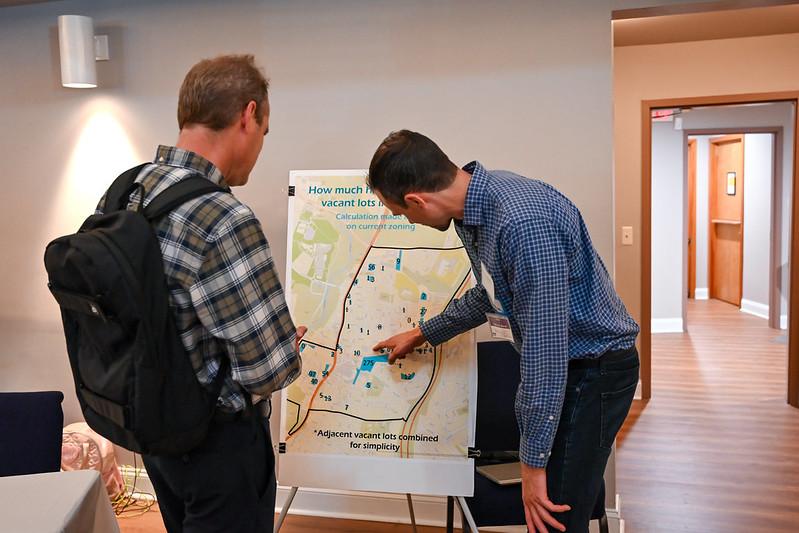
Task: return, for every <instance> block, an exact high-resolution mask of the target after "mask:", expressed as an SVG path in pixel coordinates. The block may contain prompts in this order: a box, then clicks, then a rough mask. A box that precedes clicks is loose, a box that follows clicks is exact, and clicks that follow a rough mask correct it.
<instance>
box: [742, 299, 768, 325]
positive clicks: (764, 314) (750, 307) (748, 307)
mask: <svg viewBox="0 0 799 533" xmlns="http://www.w3.org/2000/svg"><path fill="white" fill-rule="evenodd" d="M741 312H742V313H746V314H748V315H754V316H756V317H760V318H765V319H766V320H768V305H766V304H761V303H760V302H755V301H753V300H747V299H746V298H741Z"/></svg>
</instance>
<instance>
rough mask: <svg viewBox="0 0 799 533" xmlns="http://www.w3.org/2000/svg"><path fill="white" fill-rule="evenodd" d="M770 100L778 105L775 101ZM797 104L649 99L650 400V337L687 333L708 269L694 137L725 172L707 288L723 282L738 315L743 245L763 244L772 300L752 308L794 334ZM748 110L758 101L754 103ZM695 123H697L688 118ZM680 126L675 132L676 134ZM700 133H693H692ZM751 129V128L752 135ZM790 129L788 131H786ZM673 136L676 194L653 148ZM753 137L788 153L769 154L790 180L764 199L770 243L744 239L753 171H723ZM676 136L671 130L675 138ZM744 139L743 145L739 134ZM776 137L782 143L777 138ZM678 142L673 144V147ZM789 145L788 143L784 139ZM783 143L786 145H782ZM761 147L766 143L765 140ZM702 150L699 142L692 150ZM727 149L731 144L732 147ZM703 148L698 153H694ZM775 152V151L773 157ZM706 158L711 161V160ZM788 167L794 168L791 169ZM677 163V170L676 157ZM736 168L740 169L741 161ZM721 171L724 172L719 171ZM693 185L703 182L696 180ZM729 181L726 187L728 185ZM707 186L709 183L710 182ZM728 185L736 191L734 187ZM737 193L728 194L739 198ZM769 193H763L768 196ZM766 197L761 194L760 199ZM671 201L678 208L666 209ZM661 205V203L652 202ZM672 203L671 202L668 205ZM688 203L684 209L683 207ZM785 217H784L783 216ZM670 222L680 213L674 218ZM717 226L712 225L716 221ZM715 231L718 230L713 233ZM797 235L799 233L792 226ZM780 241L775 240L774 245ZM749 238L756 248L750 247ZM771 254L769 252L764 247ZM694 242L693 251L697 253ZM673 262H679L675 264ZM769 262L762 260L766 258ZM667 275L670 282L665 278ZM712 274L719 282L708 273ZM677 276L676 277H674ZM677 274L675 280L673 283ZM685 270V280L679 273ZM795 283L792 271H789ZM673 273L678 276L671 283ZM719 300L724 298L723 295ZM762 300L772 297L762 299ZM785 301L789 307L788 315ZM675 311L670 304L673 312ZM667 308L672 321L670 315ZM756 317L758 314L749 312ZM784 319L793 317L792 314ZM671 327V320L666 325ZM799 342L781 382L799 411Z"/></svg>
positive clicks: (645, 344)
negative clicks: (745, 120)
mask: <svg viewBox="0 0 799 533" xmlns="http://www.w3.org/2000/svg"><path fill="white" fill-rule="evenodd" d="M769 96H770V97H771V98H769ZM790 96H791V98H786V95H785V94H771V95H766V94H764V95H742V96H739V97H735V96H731V97H710V98H688V99H684V100H682V101H680V100H668V101H645V102H643V104H644V105H643V109H642V110H643V111H644V113H645V115H644V117H642V118H644V131H643V132H642V133H643V141H644V144H643V146H642V149H643V168H642V175H643V176H644V180H643V183H642V191H643V195H642V206H643V217H642V247H643V249H642V266H643V268H642V292H641V295H642V336H641V352H642V390H643V397H644V398H648V397H650V395H651V354H652V338H651V334H652V333H653V332H658V331H664V330H665V331H685V329H686V327H687V322H688V321H689V320H690V317H689V316H688V314H687V309H688V305H687V304H688V301H689V299H688V294H689V292H690V290H691V289H690V285H691V281H690V279H691V275H693V276H695V279H699V278H700V277H701V274H702V272H701V271H702V269H701V268H700V267H699V266H697V265H696V263H694V265H693V268H692V267H691V262H692V261H691V257H692V256H693V255H694V254H697V255H699V254H698V253H697V252H698V251H699V250H698V248H699V246H697V245H698V244H699V241H698V238H697V237H698V236H694V237H693V240H692V237H691V235H690V232H691V229H692V228H691V221H690V220H689V217H688V216H687V213H688V209H687V207H688V203H689V202H690V198H689V195H688V194H687V189H688V187H687V181H688V180H689V179H691V177H690V175H689V173H688V168H689V164H688V163H689V159H691V157H692V156H691V150H690V149H689V146H690V144H689V141H690V140H691V137H692V136H693V137H694V139H695V140H696V139H699V138H700V135H704V136H707V137H712V138H714V139H715V143H713V144H711V143H710V142H709V140H708V146H711V145H715V146H717V147H718V149H714V150H715V151H716V152H717V153H716V155H715V156H714V160H713V161H714V162H711V161H709V160H708V165H707V166H708V168H710V167H711V166H712V165H711V163H712V164H713V165H715V166H717V167H719V169H718V172H721V173H722V174H721V178H720V181H719V183H718V184H717V185H716V184H714V188H713V194H714V195H715V196H714V200H715V204H716V205H715V206H711V205H710V203H708V211H707V212H708V222H707V236H708V249H709V250H712V252H713V254H712V257H713V259H712V264H711V260H710V257H708V260H709V261H708V267H707V268H708V271H707V272H708V275H709V278H708V281H710V280H711V279H712V280H713V281H714V283H716V282H717V281H718V282H720V285H719V284H716V285H714V288H713V289H712V290H713V291H714V297H716V299H717V300H726V301H728V302H732V305H735V306H736V308H740V307H741V304H742V303H746V300H747V298H746V297H745V296H746V295H745V293H744V283H743V282H744V274H743V271H744V265H745V263H746V260H745V254H744V252H745V248H744V243H745V242H746V243H748V244H753V245H756V246H755V248H759V249H760V250H761V252H760V253H759V255H758V254H757V253H755V254H754V255H753V257H758V258H759V259H761V261H760V262H761V263H763V260H765V261H767V262H768V263H769V266H768V267H767V268H766V271H765V272H763V273H761V274H759V275H756V276H753V279H754V280H755V281H757V282H760V284H761V285H763V283H762V282H763V281H764V280H768V281H767V282H765V286H766V289H765V291H764V292H765V294H766V297H765V298H764V297H760V298H759V300H760V301H759V302H756V303H758V304H759V305H757V306H755V310H756V311H757V310H760V314H761V315H763V314H764V313H763V312H762V310H764V309H767V310H768V311H766V312H767V313H768V314H767V315H766V316H767V317H768V324H769V325H771V326H772V327H779V325H780V324H779V323H780V321H782V322H783V324H784V325H785V326H789V327H788V329H789V330H791V327H790V326H791V323H790V322H791V321H790V320H789V319H788V317H789V316H791V315H793V316H794V318H796V314H795V313H793V314H791V313H789V312H788V308H789V307H790V306H791V305H792V304H793V305H795V304H796V303H797V302H796V298H790V297H789V294H788V292H789V290H790V289H793V290H796V288H797V285H799V280H797V283H791V281H792V280H791V279H789V278H790V277H791V274H790V269H789V268H788V265H789V264H790V263H791V261H790V259H791V258H792V257H793V254H795V253H796V251H797V250H796V246H795V244H793V243H792V242H791V240H790V237H789V236H790V235H791V228H793V227H794V226H795V225H796V220H795V218H796V217H795V216H790V215H791V213H792V211H793V209H794V208H795V207H796V202H793V201H792V197H793V195H794V194H796V191H795V187H794V186H793V184H794V182H795V180H796V169H795V165H794V164H793V163H794V158H795V152H796V144H797V140H796V137H795V135H793V132H794V131H795V129H796V126H795V124H796V114H795V111H794V110H795V105H796V99H797V96H796V95H794V94H793V93H791V94H790ZM751 104H759V105H758V106H752V105H751ZM762 104H768V105H770V106H775V107H779V106H782V107H784V108H785V109H784V111H785V113H784V115H785V117H787V118H786V119H785V120H787V123H786V122H785V121H783V122H781V123H774V124H764V125H762V126H757V127H754V126H739V127H734V126H733V125H731V124H730V123H727V124H726V125H724V126H723V127H719V125H718V124H719V122H718V120H717V121H716V122H714V121H713V120H710V121H707V122H706V123H705V124H699V123H698V122H697V120H698V119H699V118H702V116H703V115H705V117H704V118H707V115H708V114H709V113H711V112H714V113H717V112H719V111H720V110H728V111H731V110H733V108H732V107H727V106H735V108H737V109H739V110H743V111H744V112H745V114H750V115H751V114H752V113H753V112H755V111H756V110H757V109H756V108H758V107H759V108H761V109H760V110H762V109H763V108H765V107H766V106H765V105H762ZM653 112H654V115H655V116H658V115H659V116H660V117H661V118H662V117H664V116H667V115H672V118H671V121H672V123H671V124H668V125H663V124H662V123H658V122H654V123H653V122H652V116H653ZM689 117H690V118H689ZM786 125H787V127H786ZM675 126H676V128H675ZM692 128H693V129H692ZM747 128H748V130H747ZM788 130H790V131H788ZM666 131H668V132H670V135H671V137H672V140H673V143H674V145H675V146H678V153H679V154H680V161H681V162H682V167H683V170H684V172H681V174H682V175H683V176H684V181H683V182H682V185H683V187H682V189H683V190H680V188H681V187H679V186H678V187H673V188H672V189H673V190H669V189H668V188H664V187H663V184H662V183H659V182H658V180H657V178H658V173H659V172H661V171H662V170H663V168H664V161H663V160H662V154H659V153H658V152H655V151H653V144H652V143H653V141H657V140H658V137H660V136H661V134H663V133H664V132H666ZM747 131H749V132H750V133H751V134H768V136H769V139H773V140H772V141H771V142H770V144H771V145H772V146H774V147H778V146H784V145H787V149H786V150H784V153H783V154H782V156H776V155H773V156H772V160H773V165H772V169H771V170H772V172H771V174H772V175H774V173H775V172H782V174H783V175H784V179H776V178H772V180H773V181H772V182H773V183H774V186H772V187H771V190H770V191H768V193H767V194H766V196H767V201H768V203H769V204H770V205H772V208H771V209H769V210H768V211H769V212H768V215H767V216H766V218H767V220H766V221H765V225H766V227H769V228H771V229H770V231H771V236H770V237H769V238H764V237H762V236H761V237H759V238H750V239H749V240H747V239H746V235H745V232H746V231H747V225H746V222H745V221H746V216H745V212H744V211H745V206H744V205H743V201H742V200H743V199H744V198H745V197H746V194H745V193H744V188H745V183H746V176H745V175H746V172H745V171H744V168H743V164H744V163H741V166H740V168H733V167H730V168H726V165H727V162H726V161H725V162H724V163H723V165H719V164H718V161H719V157H722V158H723V159H724V158H729V157H731V156H730V154H727V152H730V153H731V154H735V153H736V152H737V151H741V152H742V151H743V149H744V148H745V146H746V142H745V134H746V132H747ZM672 132H673V133H672ZM734 134H737V139H738V140H737V141H736V136H735V135H734ZM777 137H779V138H780V141H777V140H776V139H777ZM675 139H676V140H675ZM786 140H787V143H785V141H786ZM781 142H782V143H784V144H783V145H780V143H781ZM761 144H762V143H761ZM694 146H696V144H694ZM727 147H732V149H730V150H726V148H727ZM697 151H698V150H697ZM775 152H776V150H775ZM695 157H696V162H697V166H699V161H700V160H701V159H702V158H701V157H700V156H699V155H698V154H697V155H696V156H695ZM708 157H709V156H708ZM786 162H787V163H788V164H787V165H786V164H785V163H786ZM670 164H671V165H676V164H678V163H674V161H673V160H672V161H671V163H670ZM735 164H737V163H735ZM722 167H723V168H722ZM694 180H697V181H698V179H697V178H696V176H694ZM727 182H729V184H728V183H727ZM708 183H711V182H710V181H709V182H708ZM728 185H729V187H728ZM733 192H735V193H736V194H728V193H733ZM761 192H762V191H761ZM760 196H762V194H761V195H760ZM728 198H730V199H731V198H736V199H737V200H739V201H740V206H739V207H738V209H739V211H738V212H736V211H734V210H732V209H734V206H730V205H728V204H725V203H721V205H719V204H720V202H719V199H722V200H726V199H728ZM669 199H671V201H672V204H671V208H669V206H668V204H669ZM709 199H710V189H708V200H709ZM653 200H654V202H653ZM694 201H695V202H696V207H695V209H696V210H697V211H696V212H699V210H700V204H699V201H698V200H697V199H695V200H694ZM664 204H665V205H664ZM683 206H684V207H683ZM711 208H712V209H714V211H713V213H714V214H713V216H712V218H711V217H710V209H711ZM675 209H676V210H677V211H678V212H679V211H683V213H684V219H683V220H682V221H681V223H678V224H669V223H668V222H667V221H666V222H664V220H663V215H664V213H668V212H669V211H670V210H671V211H673V210H675ZM783 214H784V215H785V216H781V215H783ZM672 216H673V212H672ZM714 220H715V222H713V221H714ZM751 222H753V224H752V225H753V226H754V227H762V226H763V225H764V221H763V215H762V213H760V214H759V215H757V216H756V217H754V218H753V219H752V221H751ZM714 226H716V227H714ZM701 228H702V223H700V222H698V221H694V228H693V229H694V231H695V232H696V233H697V234H698V233H699V231H700V229H701ZM664 232H667V233H668V232H670V233H671V238H672V239H677V240H679V245H678V247H677V248H674V247H669V246H664V245H663V241H662V237H663V235H662V234H663V233H664ZM793 234H794V235H799V232H797V231H796V230H795V229H794V230H793ZM771 237H773V238H771ZM750 241H751V242H750ZM764 244H765V249H766V250H767V252H766V253H765V254H764V253H763V252H762V249H763V245H764ZM692 245H693V246H692ZM675 255H676V257H675ZM763 256H765V257H763ZM714 265H715V266H716V267H718V268H717V269H716V270H711V269H712V268H713V266H714ZM663 272H667V275H663ZM711 272H712V273H713V275H711ZM668 273H670V274H668ZM674 273H677V276H676V278H677V279H676V280H675V279H674V278H675V276H674ZM680 273H682V274H680ZM792 275H793V276H796V275H797V274H796V273H795V272H794V273H793V274H792ZM669 276H671V277H669ZM703 288H704V287H696V286H695V287H694V290H695V292H696V293H697V294H694V298H696V296H699V295H701V292H703V291H701V290H700V289H703ZM707 291H708V296H710V292H711V287H710V285H708V286H707ZM719 296H720V298H719ZM763 300H767V302H764V301H763ZM782 301H784V310H783V309H781V307H782V306H783V303H782ZM669 305H670V307H669ZM664 309H665V313H666V314H665V316H664V313H663V310H664ZM748 310H751V309H748ZM786 315H787V316H786ZM664 320H665V322H664ZM796 339H797V337H796V336H793V338H792V337H791V335H790V334H789V335H788V339H787V342H788V344H789V347H788V365H787V369H786V372H785V375H784V379H785V381H784V383H785V384H786V388H787V397H788V401H789V403H790V404H791V405H794V406H796V407H799V383H797V381H799V379H797V375H799V352H797V350H799V346H797V343H796Z"/></svg>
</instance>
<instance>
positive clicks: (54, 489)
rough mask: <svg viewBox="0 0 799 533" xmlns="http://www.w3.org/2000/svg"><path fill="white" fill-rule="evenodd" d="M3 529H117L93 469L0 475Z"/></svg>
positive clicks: (109, 532) (85, 532)
mask: <svg viewBox="0 0 799 533" xmlns="http://www.w3.org/2000/svg"><path fill="white" fill-rule="evenodd" d="M0 530H2V531H3V532H4V533H61V532H63V533H89V532H94V533H118V532H119V526H118V525H117V519H116V517H115V516H114V511H113V510H112V509H111V502H110V501H109V499H108V493H106V490H105V487H104V486H103V483H102V480H101V479H100V473H99V472H97V471H95V470H76V471H74V472H51V473H47V474H32V475H27V476H8V477H0Z"/></svg>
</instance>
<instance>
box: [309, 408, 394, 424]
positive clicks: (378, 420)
mask: <svg viewBox="0 0 799 533" xmlns="http://www.w3.org/2000/svg"><path fill="white" fill-rule="evenodd" d="M309 411H321V412H323V413H332V414H334V415H344V416H348V417H350V418H357V419H358V420H363V421H364V422H399V421H400V420H402V421H405V419H404V418H362V417H360V416H356V415H351V414H349V413H344V412H342V411H333V410H331V409H309Z"/></svg>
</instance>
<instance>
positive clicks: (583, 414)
mask: <svg viewBox="0 0 799 533" xmlns="http://www.w3.org/2000/svg"><path fill="white" fill-rule="evenodd" d="M368 182H369V185H370V187H371V188H372V189H373V190H374V192H375V194H376V195H377V196H378V198H380V200H381V201H382V202H383V203H384V204H385V205H386V207H388V208H389V209H390V210H391V211H392V213H394V214H395V215H405V216H406V217H407V218H408V220H409V221H410V222H412V223H419V224H424V225H426V226H431V227H434V228H436V229H439V230H441V231H445V230H446V229H447V228H449V226H450V224H451V223H454V224H455V230H456V231H457V233H458V236H459V237H460V238H461V240H462V241H463V244H464V246H465V248H466V250H467V252H468V254H469V258H470V260H471V265H472V271H473V273H474V275H475V277H476V279H477V280H478V284H477V285H476V286H475V287H474V288H472V289H471V290H469V291H468V292H466V293H465V294H464V295H463V296H462V297H461V298H459V299H457V300H454V301H452V303H451V304H450V305H449V306H448V307H447V308H446V309H445V310H444V311H443V312H442V313H441V314H440V315H438V316H436V317H433V318H431V319H430V320H429V321H427V322H425V323H424V324H422V325H421V326H420V327H417V328H415V329H413V330H410V331H406V332H403V333H399V334H397V335H395V336H393V337H391V338H389V339H387V340H385V341H383V342H381V343H379V344H378V345H376V346H375V350H390V352H391V355H390V358H389V359H390V362H392V363H393V362H394V361H395V360H396V359H399V358H403V357H405V355H406V354H408V353H409V352H410V351H411V350H413V349H414V348H416V347H417V346H419V345H421V344H423V343H425V342H429V343H430V344H433V345H437V344H441V343H443V342H445V341H447V340H449V339H451V338H452V337H455V336H456V335H458V334H460V333H463V332H464V331H467V330H468V329H471V328H474V327H476V326H478V325H480V324H482V323H484V322H486V320H488V321H489V323H490V324H491V330H492V335H495V336H497V337H500V338H506V339H508V340H511V341H512V342H513V343H514V345H515V347H516V349H517V350H518V351H519V353H520V354H521V357H520V361H521V363H520V364H521V368H520V374H521V383H520V384H519V388H518V390H517V393H516V417H517V420H518V423H519V429H520V434H521V441H520V450H519V458H520V461H521V463H522V498H523V503H524V508H525V515H526V518H527V527H528V529H529V530H530V531H539V532H546V531H551V530H559V531H569V532H570V533H571V532H587V531H588V522H589V520H590V518H591V516H592V511H593V510H594V509H595V507H597V506H602V505H603V502H598V499H599V497H600V496H599V495H600V494H601V492H603V491H602V486H603V478H602V476H603V473H604V470H605V465H606V464H607V460H608V457H609V454H610V449H611V446H612V444H613V441H614V439H615V437H616V433H617V432H618V430H619V428H620V427H621V425H622V423H623V421H624V419H625V417H626V416H627V412H628V411H629V408H630V405H631V403H632V399H633V395H634V393H635V388H636V385H637V383H638V367H639V362H638V353H637V351H636V349H635V338H636V336H637V334H638V326H637V324H636V323H635V322H634V321H633V319H632V318H631V317H630V315H629V314H628V313H627V310H626V309H625V307H624V304H623V303H622V302H621V299H620V298H619V296H618V295H617V294H616V291H615V290H614V288H613V284H612V282H611V280H610V276H609V275H608V273H607V270H606V269H605V266H604V265H603V263H602V260H601V259H600V257H599V255H598V254H597V253H596V250H595V249H594V247H593V245H592V244H591V239H590V237H589V235H588V230H587V229H586V227H585V224H584V222H583V219H582V216H581V215H580V212H579V211H578V210H577V208H576V207H575V206H574V204H572V202H571V201H569V200H568V199H567V198H566V197H565V196H563V195H562V194H561V193H560V192H558V191H557V190H555V189H554V188H553V187H551V186H550V185H547V184H546V183H543V182H541V181H538V180H533V179H528V178H525V177H522V176H519V175H517V174H513V173H511V172H506V171H488V170H486V169H485V168H483V166H482V165H480V163H478V162H472V163H469V164H468V165H466V166H465V167H463V168H462V169H461V168H458V167H457V166H456V165H454V164H453V163H452V162H451V161H450V160H449V158H448V157H447V156H446V155H445V154H444V153H443V152H442V151H441V149H440V148H439V147H438V146H437V145H436V144H435V143H434V142H433V141H431V140H430V139H428V138H427V137H425V136H424V135H421V134H419V133H415V132H411V131H407V130H402V131H398V132H394V133H392V134H391V135H389V136H388V137H387V138H386V139H385V140H384V141H383V143H382V144H381V145H380V147H379V148H378V149H377V151H376V152H375V155H374V157H373V158H372V162H371V165H370V167H369V177H368Z"/></svg>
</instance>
